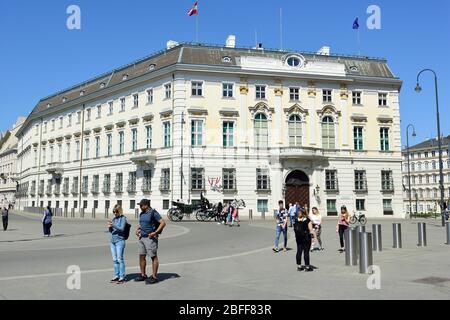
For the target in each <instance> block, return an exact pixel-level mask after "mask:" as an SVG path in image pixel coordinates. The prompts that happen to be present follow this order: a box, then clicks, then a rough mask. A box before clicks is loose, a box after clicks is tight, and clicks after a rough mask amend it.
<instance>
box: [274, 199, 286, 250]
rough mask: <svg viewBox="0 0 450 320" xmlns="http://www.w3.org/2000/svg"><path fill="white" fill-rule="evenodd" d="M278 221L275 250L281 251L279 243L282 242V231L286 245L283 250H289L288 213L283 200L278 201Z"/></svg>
mask: <svg viewBox="0 0 450 320" xmlns="http://www.w3.org/2000/svg"><path fill="white" fill-rule="evenodd" d="M275 219H276V222H277V229H276V236H275V247H274V248H273V251H274V252H277V253H278V252H280V248H279V243H280V236H281V233H283V238H284V246H283V251H284V252H286V251H287V241H288V238H287V237H288V226H287V223H288V214H287V212H286V209H285V208H284V202H283V201H282V200H280V201H278V210H277V213H276V217H275Z"/></svg>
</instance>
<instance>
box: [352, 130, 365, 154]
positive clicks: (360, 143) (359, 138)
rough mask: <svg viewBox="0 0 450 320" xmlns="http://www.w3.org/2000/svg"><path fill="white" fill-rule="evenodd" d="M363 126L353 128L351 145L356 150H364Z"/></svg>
mask: <svg viewBox="0 0 450 320" xmlns="http://www.w3.org/2000/svg"><path fill="white" fill-rule="evenodd" d="M363 130H364V128H363V127H354V128H353V145H354V148H355V150H356V151H362V150H364V138H363Z"/></svg>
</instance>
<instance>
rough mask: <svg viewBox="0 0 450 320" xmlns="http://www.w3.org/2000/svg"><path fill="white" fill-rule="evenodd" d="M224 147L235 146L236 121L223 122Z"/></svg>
mask: <svg viewBox="0 0 450 320" xmlns="http://www.w3.org/2000/svg"><path fill="white" fill-rule="evenodd" d="M223 147H224V148H229V147H234V122H232V121H224V122H223Z"/></svg>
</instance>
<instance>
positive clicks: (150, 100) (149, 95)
mask: <svg viewBox="0 0 450 320" xmlns="http://www.w3.org/2000/svg"><path fill="white" fill-rule="evenodd" d="M147 103H148V104H151V103H153V89H148V90H147Z"/></svg>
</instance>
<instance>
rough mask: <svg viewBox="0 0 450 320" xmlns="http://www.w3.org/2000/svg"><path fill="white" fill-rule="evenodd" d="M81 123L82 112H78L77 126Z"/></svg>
mask: <svg viewBox="0 0 450 320" xmlns="http://www.w3.org/2000/svg"><path fill="white" fill-rule="evenodd" d="M80 123H81V111H78V112H77V124H80Z"/></svg>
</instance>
